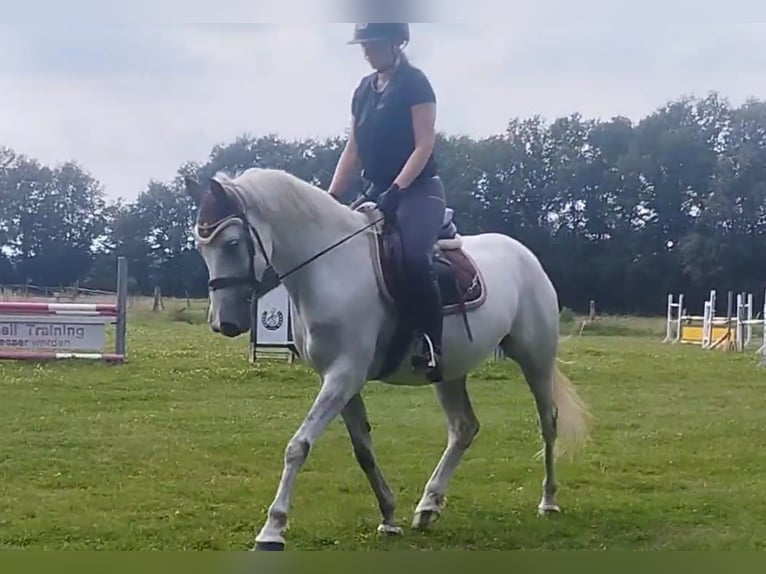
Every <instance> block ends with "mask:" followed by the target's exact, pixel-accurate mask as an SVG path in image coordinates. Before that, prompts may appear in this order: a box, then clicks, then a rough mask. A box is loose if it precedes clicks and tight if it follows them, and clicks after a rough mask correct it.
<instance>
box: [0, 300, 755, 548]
mask: <svg viewBox="0 0 766 574" xmlns="http://www.w3.org/2000/svg"><path fill="white" fill-rule="evenodd" d="M189 317H192V319H189ZM130 320H131V323H130V329H129V356H130V362H129V363H128V364H125V365H122V366H107V365H101V364H92V363H88V364H82V363H77V364H74V363H72V364H70V363H66V364H64V363H58V364H43V365H37V364H16V363H10V362H5V363H0V389H1V391H0V392H1V393H2V394H1V395H0V396H1V397H2V400H0V436H2V442H1V443H0V445H2V446H1V448H0V485H1V486H0V548H4V549H11V548H36V549H224V550H242V549H247V548H249V547H250V545H251V544H252V541H253V538H254V535H255V533H256V532H257V531H258V529H259V528H260V526H261V525H262V523H263V520H264V517H265V512H266V509H267V507H268V505H269V504H270V502H271V500H272V497H273V495H274V492H275V489H276V486H277V482H278V479H279V474H280V472H281V469H282V456H283V451H284V446H285V444H286V442H287V440H288V439H289V437H290V435H291V434H292V433H293V431H294V430H295V429H296V427H297V426H298V424H299V423H300V421H301V419H302V417H303V415H304V413H305V412H306V410H307V408H308V407H309V405H310V403H311V401H312V399H313V397H314V393H315V391H316V385H317V378H316V376H315V375H313V374H312V373H311V372H310V371H308V370H306V369H305V368H304V367H303V366H300V365H297V366H296V365H293V366H290V365H287V364H284V363H281V362H267V361H264V362H259V363H258V364H256V365H252V366H251V365H249V364H248V363H247V361H246V345H247V341H246V337H243V338H241V339H239V340H236V341H227V340H225V339H223V338H221V337H217V336H213V335H212V334H211V333H210V332H209V331H208V330H207V327H206V326H205V325H204V313H203V312H202V311H201V310H200V309H192V310H191V311H189V312H187V313H182V314H179V313H178V312H177V309H173V308H169V309H166V311H165V312H164V313H163V314H162V316H161V317H160V316H156V315H154V316H153V315H152V314H151V313H147V312H145V311H143V310H138V309H136V310H133V311H132V312H131V318H130ZM200 321H202V323H200ZM613 321H614V322H615V324H617V323H620V321H621V322H622V323H623V324H630V321H629V320H627V319H623V320H617V319H615V320H613ZM575 324H576V325H579V323H575ZM637 325H638V326H637V327H635V326H634V328H635V329H638V331H639V332H644V331H645V329H644V327H642V326H641V325H642V322H640V321H639V322H638V323H637ZM648 328H649V330H650V331H651V332H654V329H656V325H655V326H654V327H648ZM574 330H575V331H577V330H578V329H577V328H575V329H574ZM660 331H662V329H661V328H660ZM661 335H662V332H660V336H652V337H642V336H621V337H614V336H612V337H607V336H602V335H601V334H598V332H597V331H596V330H594V329H591V328H590V327H586V329H585V331H584V336H582V337H577V336H572V337H567V338H566V339H565V341H564V343H563V349H562V358H563V359H564V360H565V361H566V362H567V363H566V364H564V365H562V368H563V370H564V371H565V372H566V373H567V374H568V375H569V376H570V377H571V378H572V380H573V381H574V383H575V384H576V385H577V387H578V389H579V391H580V393H581V395H582V396H583V398H584V399H585V400H587V401H588V403H589V405H590V406H591V409H592V411H593V414H594V415H595V417H596V421H595V427H594V430H593V434H592V438H591V441H590V443H589V444H588V446H587V447H586V448H585V449H584V450H583V451H582V452H581V454H580V455H579V457H577V458H576V459H575V460H574V461H571V462H570V461H568V460H562V461H560V463H559V464H558V472H559V480H560V492H559V502H560V503H561V505H562V507H563V509H564V513H563V514H562V515H561V516H558V517H554V518H553V519H540V518H538V517H537V516H536V512H535V509H536V505H537V502H538V500H539V497H540V483H541V480H542V477H543V473H542V466H541V461H538V460H536V459H535V458H534V454H535V452H536V451H537V450H538V448H539V446H540V443H539V438H538V430H537V421H536V414H535V410H534V406H533V403H532V398H531V395H530V394H529V391H528V390H527V388H526V386H525V384H524V383H523V381H522V379H521V377H520V374H519V371H518V369H517V368H516V366H515V365H514V364H513V363H510V362H506V363H502V364H492V363H488V364H487V366H486V367H485V368H484V369H482V370H481V371H480V372H477V373H476V374H475V375H474V376H473V379H472V383H471V385H470V391H471V393H472V398H473V401H474V405H475V408H476V412H477V414H478V416H479V419H480V421H481V423H482V430H481V432H480V434H479V436H478V437H477V439H476V441H475V442H474V444H473V446H472V447H471V449H470V450H469V451H468V453H467V455H466V457H465V459H464V460H463V462H462V464H461V466H460V467H459V469H458V472H457V473H456V475H455V477H454V478H453V480H452V482H451V484H450V488H449V492H448V496H449V500H448V503H447V508H446V512H445V514H444V515H443V517H442V519H441V520H440V521H439V522H437V523H436V525H435V526H434V528H433V529H432V530H431V531H430V532H428V533H425V534H423V533H416V532H413V531H411V530H410V529H409V527H408V526H409V522H410V520H411V516H412V511H413V509H414V505H415V504H416V503H417V500H418V498H419V496H420V494H421V491H422V488H423V485H424V483H425V481H426V480H427V478H428V476H429V475H430V473H431V471H432V469H433V467H434V465H435V464H436V462H437V461H438V458H439V457H440V455H441V452H442V449H443V446H444V443H445V437H446V435H445V428H444V421H443V418H442V414H441V411H440V409H439V406H438V404H437V401H436V399H435V397H434V395H433V391H432V390H431V389H429V388H421V389H403V388H388V387H384V386H380V385H369V386H368V387H367V390H366V392H365V397H366V400H367V404H368V411H369V414H370V417H371V421H372V425H373V429H374V430H373V438H374V441H375V446H376V450H377V454H378V458H379V462H380V463H381V465H382V469H383V472H384V474H385V476H386V477H387V479H388V480H389V482H390V484H391V486H392V488H394V490H395V492H396V495H397V498H398V503H399V510H398V517H399V519H400V522H401V524H402V526H404V527H405V534H404V536H403V537H402V538H399V539H395V540H390V539H380V538H378V536H377V535H376V534H375V528H376V526H377V523H378V513H377V508H376V503H375V500H374V497H373V495H372V493H371V491H370V489H369V487H368V486H367V482H366V480H365V479H364V476H363V474H362V472H361V470H360V469H359V468H358V467H357V465H356V462H355V461H354V458H353V455H352V454H351V447H350V444H349V441H348V438H347V435H346V433H345V429H344V427H343V425H342V423H341V422H340V421H336V422H335V423H333V424H332V425H331V426H330V428H329V429H328V431H327V432H326V434H325V435H323V436H322V438H321V439H320V441H319V442H318V444H317V445H316V447H315V449H314V450H313V452H312V454H311V457H310V458H309V460H308V462H307V464H306V466H305V467H304V469H303V471H302V472H301V474H300V475H299V478H298V481H297V489H296V491H295V497H294V504H293V508H292V513H291V516H290V518H291V528H290V530H289V531H288V533H287V540H288V548H289V549H340V550H344V549H410V548H414V549H519V548H524V549H543V548H544V549H563V548H569V549H585V548H587V549H605V548H609V549H613V548H623V549H646V548H672V549H743V548H761V549H763V548H764V547H766V503H765V502H764V497H763V493H764V491H766V473H764V472H763V469H764V468H766V453H765V452H764V449H763V436H764V435H763V428H764V426H763V421H764V410H766V392H764V384H765V383H764V381H765V379H766V372H764V371H763V370H761V369H760V368H759V367H758V366H757V360H756V357H755V355H754V353H752V352H749V353H746V354H743V355H738V354H733V353H722V352H709V351H702V350H700V349H699V348H694V347H680V346H670V345H662V344H661V343H660V342H659V341H660V340H661Z"/></svg>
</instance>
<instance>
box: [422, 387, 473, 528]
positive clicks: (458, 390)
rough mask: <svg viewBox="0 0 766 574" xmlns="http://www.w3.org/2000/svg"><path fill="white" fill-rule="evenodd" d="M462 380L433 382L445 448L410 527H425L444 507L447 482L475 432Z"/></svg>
mask: <svg viewBox="0 0 766 574" xmlns="http://www.w3.org/2000/svg"><path fill="white" fill-rule="evenodd" d="M466 382H467V379H466V378H465V377H463V378H462V379H459V380H456V381H445V382H442V383H438V384H436V385H435V387H436V394H437V396H438V398H439V402H440V403H441V406H442V409H443V410H444V414H445V415H446V417H447V430H448V434H447V447H446V448H445V450H444V453H443V454H442V457H441V460H439V464H438V465H437V466H436V468H435V469H434V472H433V474H432V475H431V478H430V479H429V480H428V483H427V484H426V486H425V489H424V491H423V496H422V498H421V499H420V502H419V503H418V505H417V507H416V508H415V516H414V518H413V520H412V527H413V528H418V529H422V528H426V527H427V526H428V525H430V524H432V523H433V522H435V521H436V519H438V518H439V515H440V514H441V512H442V510H443V509H444V500H445V495H446V492H447V484H448V482H449V480H450V478H451V477H452V475H453V474H454V472H455V470H456V469H457V467H458V464H459V463H460V460H461V458H462V457H463V454H465V451H466V450H468V447H469V446H471V442H472V441H473V439H474V437H475V436H476V434H477V433H478V432H479V421H478V419H477V418H476V415H475V414H474V412H473V407H472V406H471V400H470V398H469V397H468V389H467V388H466Z"/></svg>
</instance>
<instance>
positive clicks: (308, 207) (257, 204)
mask: <svg viewBox="0 0 766 574" xmlns="http://www.w3.org/2000/svg"><path fill="white" fill-rule="evenodd" d="M215 179H216V180H217V181H219V182H220V183H221V185H222V186H223V187H224V188H225V189H226V190H227V191H229V192H230V193H234V194H236V195H237V196H239V198H240V200H241V201H242V202H243V203H244V204H245V205H246V206H248V207H250V208H252V209H254V210H255V211H256V212H257V213H259V214H261V216H262V217H264V218H265V219H266V220H267V221H268V222H269V223H270V224H271V225H275V226H281V225H282V224H287V223H293V222H294V221H295V220H294V217H295V213H296V212H297V213H299V214H300V215H301V217H302V219H303V221H302V222H301V223H305V224H306V225H316V226H320V227H325V226H327V225H329V226H332V227H333V228H335V229H338V230H340V231H344V232H354V231H357V230H358V229H359V228H360V224H361V223H363V222H364V220H365V216H364V215H363V214H361V213H358V212H355V211H353V210H351V209H349V208H347V207H343V206H341V205H340V204H339V203H338V202H336V201H335V199H333V198H332V197H330V195H329V194H328V193H327V192H325V191H323V190H322V189H320V188H318V187H316V186H315V185H312V184H311V183H308V182H306V181H304V180H302V179H300V178H299V177H296V176H294V175H292V174H291V173H289V172H286V171H284V170H281V169H270V168H257V167H255V168H250V169H248V170H246V171H244V172H242V173H241V174H240V175H238V176H237V177H234V178H231V177H229V176H228V175H226V174H225V173H223V172H219V173H217V174H216V175H215Z"/></svg>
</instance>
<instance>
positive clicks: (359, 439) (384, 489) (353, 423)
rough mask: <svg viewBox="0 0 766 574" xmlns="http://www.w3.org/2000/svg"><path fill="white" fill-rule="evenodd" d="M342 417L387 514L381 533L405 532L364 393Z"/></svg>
mask: <svg viewBox="0 0 766 574" xmlns="http://www.w3.org/2000/svg"><path fill="white" fill-rule="evenodd" d="M341 416H342V417H343V421H344V422H345V423H346V428H347V429H348V434H349V436H350V438H351V445H352V446H353V448H354V456H355V457H356V460H357V462H358V463H359V466H360V467H361V468H362V470H363V471H364V474H365V475H366V476H367V480H368V481H369V482H370V486H371V487H372V491H373V492H374V493H375V498H377V499H378V507H379V508H380V513H381V515H382V517H383V520H382V522H381V524H380V526H378V532H379V533H381V534H401V533H402V529H401V528H399V527H398V526H397V525H396V521H395V520H394V513H395V511H396V500H395V498H394V494H393V492H391V489H390V488H389V486H388V483H386V479H385V478H383V473H382V472H381V471H380V467H379V466H378V464H377V462H376V461H375V453H374V452H373V449H372V435H371V434H370V430H371V429H370V423H369V420H368V418H367V409H366V408H365V406H364V400H363V399H362V396H361V395H359V394H357V395H354V397H353V398H352V399H351V400H350V401H349V402H348V404H347V405H346V406H345V407H344V408H343V411H341Z"/></svg>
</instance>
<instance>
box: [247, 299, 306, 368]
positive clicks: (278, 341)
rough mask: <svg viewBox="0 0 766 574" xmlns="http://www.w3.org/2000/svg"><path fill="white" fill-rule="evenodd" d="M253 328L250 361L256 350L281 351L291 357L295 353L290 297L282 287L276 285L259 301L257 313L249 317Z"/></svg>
mask: <svg viewBox="0 0 766 574" xmlns="http://www.w3.org/2000/svg"><path fill="white" fill-rule="evenodd" d="M251 320H252V325H253V326H254V328H255V333H254V334H255V336H256V345H255V348H254V346H253V340H252V334H251V342H250V343H251V349H250V360H251V361H252V360H253V358H254V352H255V351H256V350H257V349H262V348H263V349H271V350H279V349H283V350H284V351H286V352H289V353H290V356H291V359H292V356H293V355H294V354H295V353H296V349H295V341H294V340H293V325H292V314H291V313H290V297H289V295H288V293H287V289H286V288H285V286H284V285H278V286H277V287H275V288H274V289H272V290H271V291H269V292H268V293H266V294H265V295H263V296H262V297H261V298H260V299H258V305H257V311H256V313H255V316H254V317H251Z"/></svg>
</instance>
